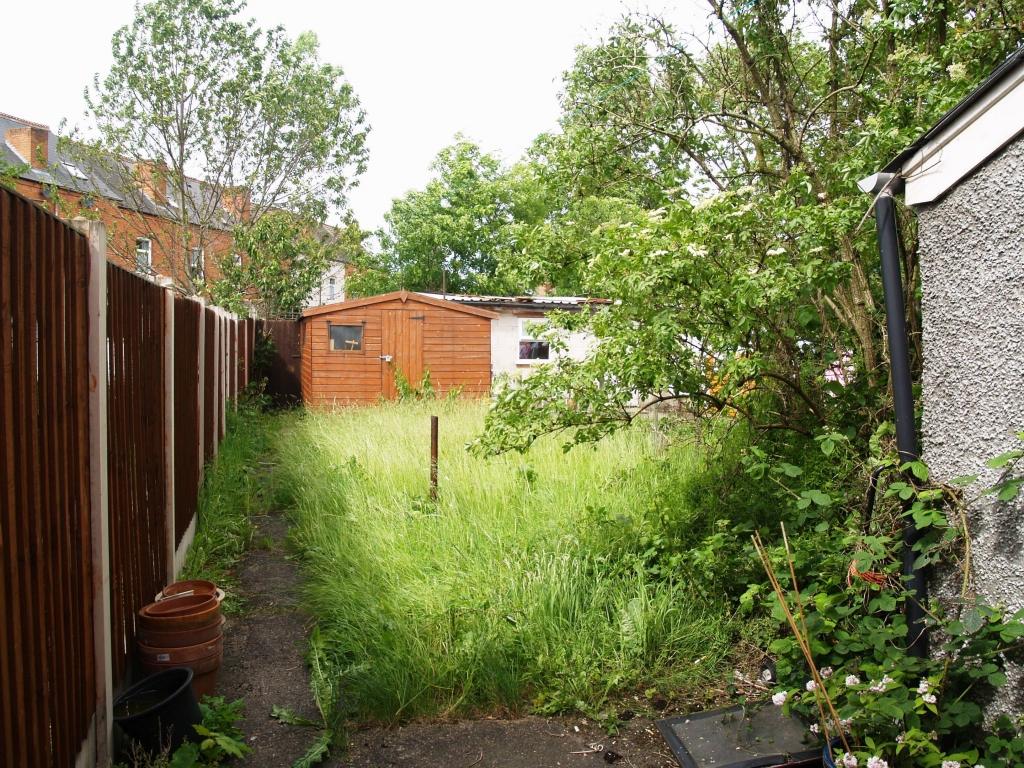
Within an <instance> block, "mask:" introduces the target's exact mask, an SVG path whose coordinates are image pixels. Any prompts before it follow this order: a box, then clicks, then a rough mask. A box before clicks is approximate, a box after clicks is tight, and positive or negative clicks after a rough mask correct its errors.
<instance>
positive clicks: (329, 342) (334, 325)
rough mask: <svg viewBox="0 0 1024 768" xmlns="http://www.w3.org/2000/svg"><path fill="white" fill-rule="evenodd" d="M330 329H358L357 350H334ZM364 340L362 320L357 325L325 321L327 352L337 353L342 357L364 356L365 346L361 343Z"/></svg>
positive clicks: (363, 323)
mask: <svg viewBox="0 0 1024 768" xmlns="http://www.w3.org/2000/svg"><path fill="white" fill-rule="evenodd" d="M332 328H358V329H359V349H335V348H334V339H333V338H331V329H332ZM365 339H366V321H365V320H362V321H360V322H358V323H356V322H348V323H332V322H331V321H330V320H328V321H327V351H328V352H337V353H339V354H342V355H365V354H366V345H365V344H364V343H363V342H364V341H365Z"/></svg>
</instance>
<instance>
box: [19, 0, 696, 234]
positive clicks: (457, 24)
mask: <svg viewBox="0 0 1024 768" xmlns="http://www.w3.org/2000/svg"><path fill="white" fill-rule="evenodd" d="M637 5H638V3H637V2H636V0H630V1H629V2H627V3H623V2H622V0H500V1H496V0H419V1H418V2H416V1H410V2H403V1H402V0H361V1H360V2H346V0H333V1H330V0H250V2H249V6H248V9H247V13H248V14H249V15H251V16H253V17H255V18H256V20H257V22H258V23H259V24H260V26H262V27H264V28H265V27H269V26H273V25H276V24H282V25H284V27H285V29H286V30H287V31H288V34H289V36H290V37H292V38H293V39H294V38H295V37H297V36H298V35H299V34H300V33H301V32H303V31H306V30H313V31H314V32H316V33H317V35H318V36H319V38H320V44H321V54H322V56H323V58H324V60H326V61H329V62H330V63H332V64H336V65H340V66H341V67H343V68H344V70H345V73H346V75H347V77H348V79H349V81H350V82H351V83H352V85H353V87H354V88H355V91H356V93H357V94H358V95H359V98H360V99H361V100H362V103H363V107H364V108H365V110H366V112H367V115H368V118H369V122H370V124H371V126H372V127H373V131H372V133H371V135H370V162H369V170H368V171H367V173H365V174H364V175H363V176H362V177H361V178H360V184H359V188H358V189H356V190H355V191H354V192H353V194H352V197H351V200H352V207H353V209H354V211H355V213H356V216H357V217H358V218H359V221H360V224H361V225H362V226H363V228H364V229H375V228H376V227H378V226H380V225H381V224H383V215H384V212H385V211H387V210H388V208H389V207H390V205H391V200H392V198H394V197H400V196H401V195H403V194H404V193H405V192H406V191H407V190H409V189H413V188H417V187H422V186H423V185H424V184H425V183H426V181H427V179H428V178H429V170H428V166H429V165H430V162H431V160H432V159H433V157H434V155H435V154H437V151H438V150H439V149H441V148H442V147H444V146H445V145H447V144H449V143H451V140H452V137H453V136H454V135H455V134H456V133H458V132H462V133H464V134H466V135H467V136H468V137H469V138H471V139H473V140H474V141H476V142H477V143H479V144H480V145H481V146H482V147H483V148H484V149H485V150H487V151H490V152H494V153H496V154H498V155H499V156H500V157H502V158H503V159H506V160H515V159H516V158H518V157H519V155H520V154H521V153H522V151H523V150H524V149H525V148H526V147H527V146H529V144H530V142H531V141H532V140H533V138H534V137H535V136H536V135H537V134H538V133H540V132H542V131H545V130H550V129H552V128H555V127H556V125H557V121H558V117H559V112H558V101H557V94H558V91H559V88H560V80H561V74H562V72H563V71H564V70H566V69H567V68H568V67H570V66H571V64H572V61H573V51H574V48H575V46H577V45H579V44H584V43H588V42H593V41H595V40H597V39H598V38H599V37H600V36H601V35H602V34H603V33H604V32H605V31H606V30H607V29H608V27H609V26H610V25H611V24H612V23H613V22H614V21H615V20H616V19H618V18H619V17H621V16H622V15H623V13H624V12H625V11H626V9H627V8H630V7H636V6H637ZM133 7H134V2H133V0H96V1H95V2H92V3H88V4H86V5H83V4H82V3H81V2H79V1H78V0H47V2H45V3H41V4H36V3H32V2H21V3H8V4H7V7H5V10H4V28H5V29H6V30H7V33H6V34H5V35H4V37H5V40H4V46H3V48H4V55H3V59H4V61H5V62H7V65H8V67H7V72H6V74H5V76H4V78H3V81H2V84H0V112H4V113H7V114H11V115H14V116H16V117H21V118H24V119H26V120H32V121H35V122H40V123H46V124H48V125H49V126H50V127H51V128H53V129H54V130H55V129H56V127H57V125H58V124H59V123H60V121H61V119H62V118H66V119H67V121H68V124H69V126H74V125H76V124H78V125H82V126H83V127H84V126H85V119H84V116H83V113H84V110H85V102H84V100H83V97H82V92H83V90H84V88H85V87H86V86H87V85H88V84H89V83H91V82H92V77H93V75H94V74H95V73H97V72H98V73H100V75H101V77H102V76H103V75H104V74H106V72H107V70H108V69H109V67H110V63H111V55H110V37H111V35H112V34H113V33H114V31H115V30H116V29H117V28H118V27H120V26H123V25H125V24H127V23H129V21H130V20H131V18H132V15H133ZM643 7H644V8H646V9H649V10H651V11H663V10H664V11H668V12H669V13H670V15H671V16H672V17H673V18H675V19H677V20H678V21H680V22H682V25H683V26H685V27H687V28H690V27H691V26H692V24H693V23H694V22H696V24H698V25H700V24H702V23H703V21H704V19H706V17H707V16H706V14H707V11H706V5H705V4H704V3H703V2H701V0H646V1H645V2H644V3H643ZM37 28H38V32H36V31H35V30H36V29H37ZM15 62H17V64H15Z"/></svg>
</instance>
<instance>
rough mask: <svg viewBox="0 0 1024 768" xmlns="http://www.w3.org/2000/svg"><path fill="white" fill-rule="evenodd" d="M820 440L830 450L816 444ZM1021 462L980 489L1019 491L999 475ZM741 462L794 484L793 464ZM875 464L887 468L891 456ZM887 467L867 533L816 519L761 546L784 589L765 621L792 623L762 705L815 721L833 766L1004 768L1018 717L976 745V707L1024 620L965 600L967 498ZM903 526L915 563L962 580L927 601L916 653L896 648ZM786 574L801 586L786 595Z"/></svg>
mask: <svg viewBox="0 0 1024 768" xmlns="http://www.w3.org/2000/svg"><path fill="white" fill-rule="evenodd" d="M820 442H821V447H822V452H823V453H826V454H831V453H832V452H833V450H834V448H835V443H837V442H838V441H836V440H833V438H832V437H826V438H824V439H823V440H821V441H820ZM827 442H833V443H834V445H833V447H832V448H827V447H826V443H827ZM1020 456H1021V452H1020V451H1015V452H1011V453H1008V454H1005V455H1004V456H1002V457H999V458H998V459H995V460H993V462H990V466H994V467H995V466H1006V473H1005V474H1004V476H1003V478H1001V480H1000V482H999V483H998V484H997V485H996V487H995V488H994V489H990V492H996V493H999V494H1001V496H1002V498H1003V499H1004V500H1008V499H1009V498H1011V497H1012V495H1013V492H1015V489H1016V488H1017V486H1018V485H1019V484H1018V483H1017V482H1016V481H1015V480H1014V479H1013V477H1012V476H1011V475H1010V470H1011V469H1012V464H1011V462H1013V461H1015V460H1016V459H1017V458H1019V457H1020ZM752 457H753V458H752V459H751V460H750V461H749V462H748V465H749V466H748V471H749V472H751V473H752V474H755V475H758V476H764V477H772V475H773V474H778V475H781V476H784V477H787V478H790V479H793V480H795V479H796V478H798V477H799V476H800V475H801V474H802V473H801V472H800V471H799V470H798V468H795V467H793V468H789V466H788V465H786V464H769V463H768V462H766V461H763V459H766V458H767V457H766V456H765V455H764V452H762V451H757V452H753V453H752ZM880 465H881V466H886V465H888V466H891V467H893V468H896V467H895V465H894V464H893V462H892V459H887V460H886V461H883V462H882V463H881V464H880ZM899 469H901V470H902V472H903V479H901V480H897V481H895V482H892V483H890V484H889V486H888V488H887V489H886V490H885V492H884V494H883V503H884V502H885V501H886V500H889V505H888V507H884V508H883V510H882V512H881V514H880V516H879V519H877V520H875V521H873V522H872V525H871V527H870V528H868V530H867V531H865V528H864V527H861V526H857V527H854V526H853V525H849V523H854V522H859V521H857V520H856V518H851V519H850V520H849V521H848V525H847V526H846V528H845V530H844V529H842V528H838V529H837V528H836V527H832V526H830V525H829V524H828V523H822V524H819V525H817V526H815V533H816V534H817V535H816V536H799V535H798V536H796V537H794V538H793V539H792V540H791V542H789V543H787V544H785V545H784V546H775V547H768V548H767V549H766V550H765V556H766V557H767V558H768V566H766V567H771V568H772V569H774V570H777V571H778V572H780V573H782V574H783V575H782V576H780V577H778V580H779V582H780V583H782V584H787V587H786V588H785V591H784V592H783V591H781V590H776V591H773V592H771V593H770V594H768V595H766V596H765V597H766V601H765V602H766V604H767V606H768V607H770V609H771V612H772V616H773V617H774V618H776V619H777V620H779V621H780V622H785V621H788V620H789V619H787V613H788V614H789V615H790V616H794V615H799V616H800V617H801V618H800V626H799V627H795V629H796V632H795V634H794V636H787V637H783V638H781V639H778V640H776V641H775V642H774V643H772V646H771V648H772V650H773V651H774V652H775V653H777V654H779V661H778V663H777V669H778V674H779V689H778V690H777V691H776V694H775V697H774V700H775V702H776V703H777V704H780V705H781V706H783V708H784V710H786V711H788V710H789V709H790V708H792V709H795V710H797V711H800V712H801V713H802V714H803V715H804V716H805V717H807V718H808V719H811V720H812V721H814V725H813V726H812V728H813V730H815V732H819V733H822V734H827V735H828V736H829V737H830V738H836V739H838V740H841V741H843V744H842V747H841V748H840V754H842V763H843V765H844V766H845V767H846V768H855V767H856V766H857V765H858V764H866V765H868V766H869V768H886V766H888V765H890V764H891V765H900V766H920V767H921V768H934V767H935V766H939V765H942V766H943V768H958V767H959V766H960V765H961V763H969V764H972V765H973V764H976V763H978V762H979V760H981V761H982V762H983V763H984V765H985V766H988V768H993V766H1008V767H1009V766H1013V767H1014V768H1017V767H1018V766H1020V765H1021V764H1022V763H1024V739H1022V738H1021V726H1022V723H1021V721H1020V720H1019V719H1018V720H1013V719H1011V718H1009V717H1008V716H1006V715H1003V716H1000V717H999V718H998V719H997V720H995V722H994V723H992V725H993V730H992V731H991V733H989V734H988V735H987V736H986V737H985V738H981V737H980V735H979V734H981V728H982V727H983V726H984V725H985V714H984V710H983V708H982V706H981V704H983V702H984V701H985V699H986V698H987V697H989V696H990V695H991V694H992V692H993V689H995V688H998V687H1000V686H1002V685H1005V684H1006V682H1007V678H1006V675H1005V674H1004V672H1003V667H1004V664H1005V661H1006V658H1007V655H1008V654H1012V653H1014V652H1019V651H1020V650H1021V648H1022V646H1024V642H1022V638H1024V623H1022V621H1021V619H1022V618H1024V611H1021V612H1020V613H1018V614H1017V615H1015V616H1012V617H1010V616H1006V615H1005V614H1004V613H1003V612H1002V611H1001V610H999V609H998V608H995V607H992V606H989V605H987V604H986V603H985V601H984V599H983V598H979V597H975V598H971V597H969V592H968V582H967V574H966V571H967V568H968V561H969V539H968V532H967V529H966V525H965V517H964V515H963V510H964V509H965V507H966V506H967V505H969V503H970V500H968V499H967V498H965V495H964V494H963V493H962V492H958V491H956V490H955V489H951V488H944V487H938V486H930V485H928V484H927V483H926V481H927V479H928V470H927V468H926V467H925V466H924V465H923V464H921V463H920V462H914V463H912V464H906V465H904V466H902V467H899ZM975 479H976V478H965V479H964V480H966V481H968V482H973V481H974V480H975ZM778 484H779V486H780V488H782V489H784V490H783V491H780V494H782V495H783V496H784V495H787V494H788V495H790V496H791V497H792V499H793V502H792V504H791V505H790V510H791V512H794V513H795V512H798V511H801V510H802V511H807V510H810V509H813V507H814V506H818V505H820V506H828V504H829V503H830V499H829V497H828V495H827V494H825V493H824V492H823V491H821V490H819V489H805V490H800V491H799V492H798V491H797V490H796V489H794V488H791V487H789V486H788V485H786V484H785V483H782V482H779V483H778ZM804 487H805V488H806V486H804ZM905 517H912V518H913V521H914V523H915V524H916V526H917V528H918V530H920V531H921V532H922V535H921V537H920V539H919V541H918V542H917V543H916V544H915V545H914V551H915V552H916V553H917V557H916V563H915V565H916V566H918V567H927V566H928V565H930V564H941V565H942V566H944V567H946V568H953V569H956V568H959V570H960V572H961V578H962V584H963V589H962V591H961V594H960V597H959V599H956V600H946V601H942V603H944V604H940V603H939V602H937V601H932V602H931V603H930V604H929V605H928V610H927V619H926V623H927V625H928V628H929V631H930V636H931V638H933V639H934V640H936V641H937V645H938V648H936V649H933V653H932V654H931V655H927V656H925V657H924V658H919V657H917V656H914V655H911V654H910V653H908V651H907V647H908V645H910V642H909V641H908V638H909V636H910V633H911V631H912V630H913V628H912V627H908V624H907V621H906V618H905V616H904V614H903V613H902V612H901V611H902V609H903V608H904V606H905V605H906V604H907V603H908V602H909V601H911V600H914V599H915V598H914V595H913V594H912V593H910V592H908V591H907V589H906V587H905V585H904V584H903V583H902V581H901V566H902V547H903V544H902V539H901V538H900V537H899V535H898V534H899V531H900V528H901V526H902V523H903V519H904V518H905ZM790 543H791V544H792V547H790V546H789V544H790ZM787 574H790V575H787ZM797 574H800V575H799V576H798V575H797ZM795 579H799V580H800V581H801V582H803V583H802V585H801V586H799V588H798V587H797V585H796V584H795V583H794V580H795ZM780 598H781V599H780ZM782 599H784V600H785V601H786V605H785V606H784V605H783V603H782ZM808 651H809V653H810V655H811V656H812V657H813V662H814V667H813V668H812V667H811V666H809V664H808ZM828 702H834V705H835V710H834V712H833V711H832V710H831V709H830V708H829V707H825V706H824V704H825V703H828ZM830 706H831V705H830ZM837 721H838V722H837ZM834 743H835V742H834ZM837 748H838V747H837Z"/></svg>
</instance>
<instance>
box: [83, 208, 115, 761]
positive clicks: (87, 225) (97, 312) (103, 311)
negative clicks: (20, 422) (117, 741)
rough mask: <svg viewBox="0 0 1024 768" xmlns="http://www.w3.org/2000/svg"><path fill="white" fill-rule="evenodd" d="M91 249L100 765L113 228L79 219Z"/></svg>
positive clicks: (107, 716) (105, 682) (110, 703)
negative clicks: (109, 262) (109, 274)
mask: <svg viewBox="0 0 1024 768" xmlns="http://www.w3.org/2000/svg"><path fill="white" fill-rule="evenodd" d="M73 226H74V227H75V229H77V230H78V231H79V232H81V233H82V234H83V235H85V237H86V239H87V240H88V248H89V290H88V304H89V306H88V322H89V354H88V358H89V513H90V527H91V529H92V531H91V534H92V535H91V539H92V621H93V664H94V666H95V670H96V690H95V692H94V695H95V701H96V715H95V725H96V765H100V766H106V765H108V764H109V763H110V760H111V758H112V756H113V755H112V742H113V728H114V682H113V679H112V678H111V674H112V669H113V665H112V654H111V639H110V528H109V512H108V503H109V489H108V475H107V228H106V226H105V225H104V224H103V223H101V222H98V221H89V220H87V219H84V218H77V219H75V220H74V221H73Z"/></svg>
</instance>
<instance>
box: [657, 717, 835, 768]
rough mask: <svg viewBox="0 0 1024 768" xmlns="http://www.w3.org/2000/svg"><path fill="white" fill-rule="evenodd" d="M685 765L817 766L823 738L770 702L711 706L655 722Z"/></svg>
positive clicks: (745, 767) (747, 767)
mask: <svg viewBox="0 0 1024 768" xmlns="http://www.w3.org/2000/svg"><path fill="white" fill-rule="evenodd" d="M657 726H658V730H659V731H661V735H662V736H663V737H664V738H665V741H666V742H668V746H669V748H670V749H671V750H672V754H674V755H675V757H676V760H678V761H679V765H681V766H682V767H683V768H765V767H766V766H773V765H787V766H789V768H797V766H807V767H808V768H810V766H813V765H814V764H817V765H821V755H822V749H823V748H824V742H821V741H819V740H817V739H815V738H814V737H813V736H811V734H810V733H809V731H808V730H807V725H806V724H805V723H804V722H803V720H801V719H800V718H799V716H798V715H796V714H792V715H790V716H789V717H786V716H785V715H783V714H782V708H781V707H776V706H773V705H770V704H769V705H767V706H764V705H755V706H743V705H737V706H735V707H730V708H728V709H715V710H711V711H708V712H698V713H696V714H693V715H682V716H680V717H670V718H668V719H666V720H659V721H658V722H657Z"/></svg>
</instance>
